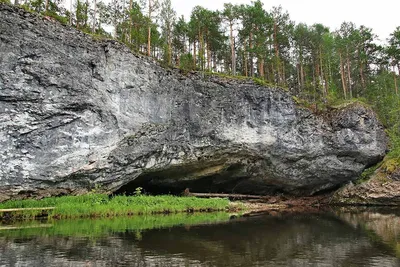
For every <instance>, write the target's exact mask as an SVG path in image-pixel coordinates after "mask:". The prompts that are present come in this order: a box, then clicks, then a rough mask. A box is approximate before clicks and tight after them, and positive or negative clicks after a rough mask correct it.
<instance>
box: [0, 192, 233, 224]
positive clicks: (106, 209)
mask: <svg viewBox="0 0 400 267" xmlns="http://www.w3.org/2000/svg"><path fill="white" fill-rule="evenodd" d="M138 190H139V189H138ZM140 190H141V189H140ZM228 206H229V200H227V199H201V198H195V197H175V196H170V195H165V196H144V195H141V194H140V195H139V194H138V195H136V196H114V197H111V198H110V197H109V196H107V195H103V194H95V193H91V194H88V195H83V196H64V197H51V198H44V199H41V200H12V201H8V202H4V203H0V209H10V208H40V207H55V209H54V210H51V211H49V217H50V218H83V217H110V216H121V215H130V214H154V213H176V212H186V211H211V210H213V211H217V210H225V209H227V208H228ZM36 213H37V212H34V211H23V212H21V213H18V216H21V217H22V218H32V217H34V216H35V214H36Z"/></svg>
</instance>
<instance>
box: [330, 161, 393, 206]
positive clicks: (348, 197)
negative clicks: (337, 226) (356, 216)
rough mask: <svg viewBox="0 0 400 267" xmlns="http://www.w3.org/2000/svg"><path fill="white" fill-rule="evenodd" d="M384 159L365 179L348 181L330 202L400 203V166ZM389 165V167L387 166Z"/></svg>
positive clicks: (361, 203) (382, 204) (347, 203)
mask: <svg viewBox="0 0 400 267" xmlns="http://www.w3.org/2000/svg"><path fill="white" fill-rule="evenodd" d="M392 161H393V160H385V161H384V162H383V164H382V166H381V167H380V168H378V169H377V170H376V171H375V172H374V173H373V174H372V176H371V177H370V179H368V180H367V181H363V182H359V183H356V184H354V183H352V182H350V183H349V184H347V185H346V186H344V187H343V188H341V189H340V190H338V191H337V192H335V194H334V195H333V198H332V199H331V203H336V204H340V205H374V206H378V205H379V206H399V205H400V179H399V178H400V177H399V174H400V168H399V167H398V166H397V164H396V165H392V164H390V162H392ZM388 167H389V168H388Z"/></svg>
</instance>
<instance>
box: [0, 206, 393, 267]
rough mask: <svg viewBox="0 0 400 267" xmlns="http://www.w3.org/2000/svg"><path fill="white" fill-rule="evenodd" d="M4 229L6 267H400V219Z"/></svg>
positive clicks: (352, 215)
mask: <svg viewBox="0 0 400 267" xmlns="http://www.w3.org/2000/svg"><path fill="white" fill-rule="evenodd" d="M1 227H2V228H1V229H2V230H0V266H30V267H31V266H32V267H35V266H40V267H43V266H296V267H297V266H346V267H347V266H379V267H381V266H400V259H399V257H400V211H399V212H397V211H389V212H388V211H385V212H383V211H376V210H364V211H360V210H358V211H348V210H335V211H329V212H321V213H297V214H293V213H286V214H282V213H269V214H262V215H261V214H260V215H256V216H251V217H239V218H233V219H232V218H230V216H229V215H228V214H224V213H219V214H201V215H186V214H183V215H182V214H181V215H176V216H148V217H131V218H119V219H113V220H74V221H55V222H42V223H39V222H31V223H25V224H21V225H17V226H16V225H13V226H6V225H2V226H1ZM13 227H16V228H18V229H10V228H13Z"/></svg>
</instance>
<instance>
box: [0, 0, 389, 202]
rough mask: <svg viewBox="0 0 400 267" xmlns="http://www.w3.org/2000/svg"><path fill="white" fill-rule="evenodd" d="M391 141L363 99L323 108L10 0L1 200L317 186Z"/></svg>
mask: <svg viewBox="0 0 400 267" xmlns="http://www.w3.org/2000/svg"><path fill="white" fill-rule="evenodd" d="M385 151H386V136H385V133H384V130H383V128H382V126H381V125H380V123H379V122H378V121H377V118H376V116H375V114H374V113H373V112H372V111H371V110H370V109H369V108H366V107H364V106H362V105H359V104H354V105H350V106H348V107H346V108H343V109H340V110H336V111H332V112H331V113H330V114H325V115H324V116H317V115H314V114H313V113H312V112H311V111H309V110H308V109H305V108H301V107H297V106H296V104H295V103H294V101H293V99H292V97H291V95H290V94H289V93H288V92H286V91H284V90H281V89H277V88H266V87H263V86H260V85H257V84H254V83H253V82H251V81H247V80H234V79H223V78H218V77H209V76H203V75H201V74H191V75H183V74H181V73H179V71H178V70H171V69H164V68H162V67H161V66H159V65H158V64H156V63H154V62H152V61H151V60H150V59H148V58H145V57H142V56H137V55H134V54H132V53H131V52H130V51H129V50H128V49H127V48H126V47H124V46H123V45H120V44H118V43H116V42H115V41H99V40H94V39H93V38H92V37H91V36H89V35H86V34H84V33H81V32H79V31H77V30H75V29H73V28H70V27H67V26H62V25H60V24H58V23H55V22H51V21H47V20H44V19H42V18H40V17H38V16H36V15H34V14H30V13H27V12H25V11H23V10H21V9H17V8H14V7H10V6H7V5H3V4H0V159H1V160H0V194H1V197H0V199H7V198H13V197H18V195H20V196H29V195H43V194H48V195H54V194H60V193H71V194H78V193H81V192H85V191H87V190H91V189H92V188H94V187H96V186H97V187H100V188H102V189H103V190H105V191H108V192H114V191H116V190H120V191H129V190H130V187H132V186H136V185H141V186H143V187H145V188H146V187H152V186H155V187H157V186H158V187H162V188H166V189H170V190H173V189H177V190H181V189H184V188H186V187H189V188H191V190H193V191H206V192H208V191H219V192H242V193H257V194H267V193H274V192H277V191H278V192H280V191H284V192H291V193H297V194H312V193H315V192H318V191H321V190H325V189H330V188H334V187H337V186H338V185H341V184H343V183H346V182H348V181H350V180H354V179H356V178H357V177H358V175H359V174H360V173H361V172H362V171H363V170H364V169H365V167H367V166H370V165H372V164H375V163H376V162H378V161H379V160H381V158H382V157H383V156H384V154H385Z"/></svg>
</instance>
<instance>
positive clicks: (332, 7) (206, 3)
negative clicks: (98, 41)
mask: <svg viewBox="0 0 400 267" xmlns="http://www.w3.org/2000/svg"><path fill="white" fill-rule="evenodd" d="M171 2H172V6H173V8H174V9H175V10H176V12H177V14H178V16H180V15H184V16H185V17H186V18H187V19H188V18H189V16H190V13H191V11H192V9H193V7H195V6H197V5H200V6H202V7H205V8H208V9H211V10H217V9H219V10H222V9H223V5H224V3H226V2H230V3H232V4H250V3H251V0H230V1H226V0H171ZM262 2H263V3H264V8H265V9H266V10H270V9H271V8H272V7H273V6H279V5H281V6H282V8H283V10H287V11H288V12H289V15H290V17H291V19H292V20H294V21H295V22H296V23H300V22H304V23H306V24H308V25H312V24H314V23H322V24H324V25H325V26H328V27H329V28H330V29H331V30H332V31H334V30H336V29H338V28H339V27H340V24H341V23H342V22H344V21H347V22H354V23H355V24H356V25H357V26H361V25H364V26H367V27H369V28H372V29H373V32H374V33H375V34H377V35H378V36H379V39H380V40H381V41H383V42H384V41H385V40H386V39H387V38H389V35H390V33H392V32H393V31H394V30H395V28H396V27H397V26H400V1H399V0H381V1H372V0H366V1H362V0H334V1H332V0H330V1H327V0H262Z"/></svg>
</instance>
